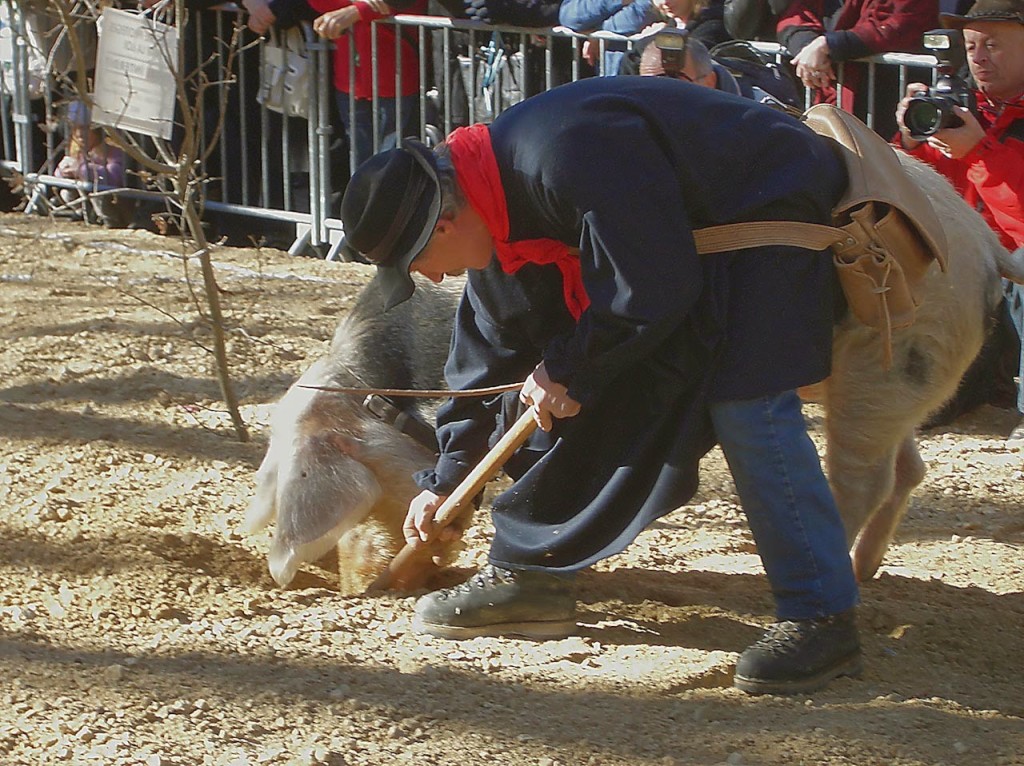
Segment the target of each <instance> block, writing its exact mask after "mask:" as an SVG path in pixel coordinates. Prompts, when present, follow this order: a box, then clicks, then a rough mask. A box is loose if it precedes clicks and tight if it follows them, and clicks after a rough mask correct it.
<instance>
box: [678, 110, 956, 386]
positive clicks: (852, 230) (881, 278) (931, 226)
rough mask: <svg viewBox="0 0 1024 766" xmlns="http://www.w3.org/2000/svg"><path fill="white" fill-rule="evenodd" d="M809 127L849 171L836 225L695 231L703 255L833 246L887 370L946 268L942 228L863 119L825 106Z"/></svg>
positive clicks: (849, 295) (808, 118)
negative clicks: (895, 338) (923, 293)
mask: <svg viewBox="0 0 1024 766" xmlns="http://www.w3.org/2000/svg"><path fill="white" fill-rule="evenodd" d="M804 121H805V122H806V124H807V125H808V127H810V128H811V129H812V130H814V131H815V132H816V133H818V134H819V135H822V136H826V137H827V138H829V139H830V140H831V142H832V145H833V147H834V149H835V151H836V152H837V153H838V155H839V156H840V157H841V158H842V160H843V163H844V164H845V166H846V171H847V176H848V184H847V188H846V192H845V194H843V196H842V198H841V199H840V200H839V201H838V202H837V203H836V205H835V207H834V208H833V209H832V225H831V226H824V225H819V224H810V223H799V222H794V221H767V222H766V221H755V222H751V223H740V224H726V225H724V226H712V227H709V228H705V229H698V230H696V231H694V240H695V241H696V243H697V252H699V253H714V252H723V251H727V250H741V249H744V248H750V247H761V246H764V245H790V246H795V247H803V248H807V249H810V250H823V249H824V248H826V247H831V248H832V252H833V262H834V263H835V267H836V271H837V274H838V276H839V283H840V285H841V286H842V288H843V292H844V294H845V295H846V300H847V303H848V304H849V307H850V311H851V312H852V313H853V315H854V316H855V317H856V318H857V319H858V320H859V321H860V322H862V323H863V324H865V325H867V326H868V327H871V328H873V329H875V330H877V331H878V332H879V334H880V336H881V339H882V342H883V344H884V353H885V365H886V368H888V367H889V366H891V364H892V332H893V330H895V329H898V328H901V327H907V326H909V325H910V324H912V323H913V321H914V313H915V311H916V308H917V306H918V305H919V304H920V300H921V298H920V287H921V283H922V281H923V280H924V277H925V275H926V274H927V272H928V270H929V269H930V268H931V267H932V262H933V261H935V262H937V263H938V268H940V269H941V270H943V271H945V269H946V249H947V244H946V239H945V235H944V234H943V229H942V224H941V222H940V221H939V219H938V216H937V215H936V213H935V210H934V208H933V207H932V204H931V201H930V200H929V199H928V197H927V196H926V195H925V193H924V192H923V191H922V190H921V189H920V188H919V187H918V186H916V185H915V184H914V183H913V182H912V180H911V179H910V177H909V176H908V175H907V174H906V172H905V171H904V170H903V166H902V165H901V164H900V161H899V157H897V156H896V152H895V150H893V148H892V147H891V146H890V145H889V144H888V143H886V141H885V140H884V139H882V137H881V136H879V135H878V134H877V133H875V132H874V131H873V130H871V129H870V128H868V127H867V126H866V125H865V124H864V123H863V122H861V121H860V120H859V119H857V118H856V117H854V116H853V115H852V114H849V113H847V112H844V111H842V110H841V109H838V108H836V107H835V106H832V105H830V104H820V105H818V106H814V107H812V108H811V109H809V110H808V111H807V112H806V113H805V114H804Z"/></svg>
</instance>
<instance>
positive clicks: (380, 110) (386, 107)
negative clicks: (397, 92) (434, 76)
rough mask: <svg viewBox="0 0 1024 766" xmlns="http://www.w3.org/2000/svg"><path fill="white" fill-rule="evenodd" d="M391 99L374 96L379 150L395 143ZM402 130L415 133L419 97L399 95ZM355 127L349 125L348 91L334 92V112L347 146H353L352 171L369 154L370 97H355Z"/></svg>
mask: <svg viewBox="0 0 1024 766" xmlns="http://www.w3.org/2000/svg"><path fill="white" fill-rule="evenodd" d="M397 101H398V99H395V98H378V99H377V130H378V131H379V135H380V143H381V145H380V151H383V150H384V149H392V148H394V147H395V146H396V145H397V144H398V141H397V139H396V137H395V136H396V131H395V117H396V113H397V109H396V103H397ZM401 101H402V130H401V134H400V135H402V136H403V137H404V136H413V137H415V136H416V135H417V131H418V129H419V121H420V118H419V96H417V95H412V96H402V97H401ZM355 112H356V114H355V117H356V122H355V127H354V129H353V126H352V124H351V122H352V115H351V114H350V113H349V96H348V93H342V92H340V91H339V92H338V114H339V115H340V117H341V123H342V125H344V126H345V132H346V133H347V134H348V140H349V145H350V146H351V145H353V144H354V145H355V149H356V164H355V167H353V168H352V170H355V168H357V167H359V166H360V165H362V164H363V163H364V162H366V160H368V159H369V158H370V157H371V156H373V154H374V151H373V101H372V100H371V99H365V98H357V99H355Z"/></svg>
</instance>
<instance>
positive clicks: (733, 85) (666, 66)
mask: <svg viewBox="0 0 1024 766" xmlns="http://www.w3.org/2000/svg"><path fill="white" fill-rule="evenodd" d="M658 35H672V36H678V37H679V39H680V41H681V42H682V47H681V49H680V52H681V53H682V56H681V57H680V56H678V55H673V54H674V53H675V50H672V52H670V53H669V55H668V57H667V59H666V55H665V50H664V49H663V48H662V47H659V38H658ZM619 73H620V74H624V75H629V74H639V75H641V76H643V77H672V78H675V79H677V80H684V81H686V82H692V83H695V84H696V85H701V86H703V87H705V88H714V89H715V90H720V91H722V92H724V93H732V94H733V95H736V96H739V95H746V94H743V93H741V92H740V86H739V83H738V82H737V81H736V78H735V77H733V76H732V73H731V72H729V70H728V69H726V68H725V67H724V66H722V65H721V64H719V63H717V62H716V61H715V60H714V59H713V58H712V57H711V53H710V52H709V51H708V49H707V46H705V45H704V43H702V42H701V41H700V40H694V39H692V38H691V37H690V36H689V35H687V34H686V30H682V29H676V28H668V29H663V30H659V31H658V32H654V33H653V34H651V35H647V36H645V37H643V38H642V39H640V40H637V43H636V47H635V48H634V49H633V51H631V52H630V53H629V54H628V55H627V56H626V57H625V58H624V59H623V61H622V66H621V67H620V70H619Z"/></svg>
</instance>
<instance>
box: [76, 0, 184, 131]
mask: <svg viewBox="0 0 1024 766" xmlns="http://www.w3.org/2000/svg"><path fill="white" fill-rule="evenodd" d="M99 31H100V41H99V47H98V48H97V51H96V92H95V94H94V96H93V103H94V108H93V116H92V119H93V122H96V123H99V124H101V125H109V126H110V127H113V128H122V129H124V130H132V131H135V132H137V133H144V134H146V135H147V136H156V137H159V138H163V139H170V137H171V131H172V130H173V128H174V102H175V93H176V86H175V72H177V71H178V30H177V28H176V27H173V26H170V25H168V24H161V23H160V22H158V21H154V20H153V19H151V18H150V17H149V16H145V15H142V14H138V13H130V12H128V11H121V10H117V9H116V8H104V9H103V14H102V16H101V18H100V24H99Z"/></svg>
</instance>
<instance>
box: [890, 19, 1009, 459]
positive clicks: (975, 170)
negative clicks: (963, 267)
mask: <svg viewBox="0 0 1024 766" xmlns="http://www.w3.org/2000/svg"><path fill="white" fill-rule="evenodd" d="M942 24H943V26H945V27H949V28H951V29H960V30H963V36H964V47H965V50H966V55H967V67H968V69H969V70H970V74H971V77H972V78H973V79H974V83H975V86H976V88H975V90H974V97H975V100H976V102H977V107H976V108H975V109H974V110H971V109H967V108H964V107H962V106H956V107H953V108H952V111H953V114H954V116H955V117H956V118H958V119H959V120H961V121H962V124H961V125H958V126H955V127H946V128H943V129H940V130H938V131H937V132H935V133H933V134H932V135H930V136H927V138H925V139H924V140H919V138H914V137H912V136H911V135H910V130H909V129H908V128H907V126H906V125H905V124H904V120H905V115H906V112H907V107H908V104H909V103H910V99H911V98H912V97H913V96H914V95H916V94H921V93H923V92H925V91H927V90H928V86H926V85H924V84H923V83H911V84H910V85H908V86H907V95H906V97H905V98H904V99H903V100H902V101H901V102H900V104H899V108H898V109H897V110H896V119H897V122H898V124H899V126H900V135H899V138H898V139H897V140H898V142H899V143H900V144H901V145H902V147H903V148H904V149H906V150H907V151H909V152H910V153H911V154H913V155H914V156H916V157H920V158H921V159H923V160H925V161H926V162H928V163H929V164H931V165H932V166H934V167H935V168H936V169H937V170H938V171H939V172H940V173H942V174H943V175H945V176H946V177H947V178H948V179H949V180H950V181H951V182H952V183H953V185H954V186H955V187H956V189H957V191H959V192H960V193H961V194H962V195H963V196H964V198H965V199H966V200H967V202H968V203H970V204H971V206H972V207H975V208H977V209H979V210H980V211H981V214H982V215H983V216H984V217H985V219H986V220H987V221H988V223H989V225H990V226H991V227H992V229H993V230H994V231H995V232H996V233H997V234H998V235H999V237H1000V239H1001V240H1002V242H1003V244H1004V245H1005V246H1006V247H1008V248H1010V249H1013V248H1017V247H1024V0H978V2H977V3H975V4H974V6H973V7H972V8H971V9H970V11H968V12H967V13H966V14H964V15H958V14H943V15H942ZM919 135H920V134H919ZM1004 285H1005V291H1006V307H1007V310H1008V318H1006V321H1009V322H1012V324H1013V327H1014V328H1015V330H1016V338H1015V339H1014V341H1013V342H1014V344H1015V348H1014V352H1015V360H1014V361H1015V362H1016V364H1015V370H1014V371H1013V374H1016V375H1017V376H1018V377H1019V380H1020V381H1021V383H1019V384H1018V392H1017V410H1018V411H1019V412H1024V354H1022V353H1021V351H1020V345H1021V335H1022V334H1024V290H1022V288H1021V286H1020V285H1015V284H1013V283H1011V282H1008V281H1007V282H1004ZM995 356H996V357H998V354H996V355H995ZM980 377H981V379H982V381H985V380H991V377H992V376H991V375H984V374H982V375H981V376H980ZM1010 438H1011V439H1013V440H1024V421H1022V422H1021V424H1020V425H1018V426H1017V427H1016V428H1015V429H1014V431H1013V433H1012V434H1011V435H1010Z"/></svg>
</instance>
